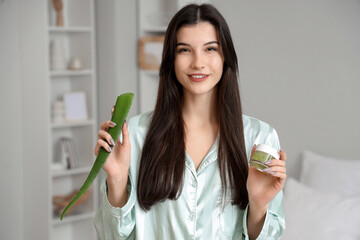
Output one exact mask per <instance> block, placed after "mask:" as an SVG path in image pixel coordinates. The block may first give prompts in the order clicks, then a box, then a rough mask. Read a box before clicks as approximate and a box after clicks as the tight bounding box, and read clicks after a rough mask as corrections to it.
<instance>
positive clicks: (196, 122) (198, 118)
mask: <svg viewBox="0 0 360 240" xmlns="http://www.w3.org/2000/svg"><path fill="white" fill-rule="evenodd" d="M216 101H217V91H216V89H214V91H212V92H210V93H208V94H202V95H194V94H190V93H188V92H186V91H184V105H183V118H184V121H185V124H186V125H187V126H189V125H190V126H194V127H195V126H196V127H202V126H204V125H205V126H206V125H208V124H211V125H218V116H217V111H216Z"/></svg>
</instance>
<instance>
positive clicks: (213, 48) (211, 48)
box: [207, 47, 217, 52]
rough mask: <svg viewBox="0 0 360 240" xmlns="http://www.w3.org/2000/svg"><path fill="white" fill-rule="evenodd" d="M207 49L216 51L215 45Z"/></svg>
mask: <svg viewBox="0 0 360 240" xmlns="http://www.w3.org/2000/svg"><path fill="white" fill-rule="evenodd" d="M207 50H208V51H210V52H211V51H216V50H217V49H216V48H215V47H208V48H207Z"/></svg>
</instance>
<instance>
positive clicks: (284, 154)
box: [280, 150, 287, 161]
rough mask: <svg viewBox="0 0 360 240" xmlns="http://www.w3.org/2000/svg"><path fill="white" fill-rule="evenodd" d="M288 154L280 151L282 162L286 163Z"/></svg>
mask: <svg viewBox="0 0 360 240" xmlns="http://www.w3.org/2000/svg"><path fill="white" fill-rule="evenodd" d="M286 159H287V157H286V152H285V151H284V150H280V160H283V161H286Z"/></svg>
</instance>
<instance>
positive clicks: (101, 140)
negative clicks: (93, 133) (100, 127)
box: [94, 139, 111, 156]
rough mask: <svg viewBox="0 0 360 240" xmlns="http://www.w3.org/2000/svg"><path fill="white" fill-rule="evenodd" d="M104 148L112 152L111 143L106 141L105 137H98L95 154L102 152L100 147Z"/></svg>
mask: <svg viewBox="0 0 360 240" xmlns="http://www.w3.org/2000/svg"><path fill="white" fill-rule="evenodd" d="M102 147H103V148H104V149H105V150H106V151H108V152H111V147H110V145H109V144H108V143H107V142H105V141H104V140H103V139H98V140H97V143H96V146H95V150H94V153H95V155H96V156H97V155H98V154H99V152H100V148H102Z"/></svg>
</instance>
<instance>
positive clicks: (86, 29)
mask: <svg viewBox="0 0 360 240" xmlns="http://www.w3.org/2000/svg"><path fill="white" fill-rule="evenodd" d="M49 32H50V33H90V32H92V29H91V28H90V27H53V26H51V27H49Z"/></svg>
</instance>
